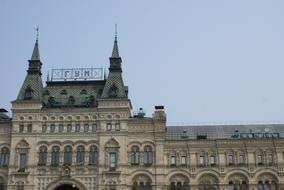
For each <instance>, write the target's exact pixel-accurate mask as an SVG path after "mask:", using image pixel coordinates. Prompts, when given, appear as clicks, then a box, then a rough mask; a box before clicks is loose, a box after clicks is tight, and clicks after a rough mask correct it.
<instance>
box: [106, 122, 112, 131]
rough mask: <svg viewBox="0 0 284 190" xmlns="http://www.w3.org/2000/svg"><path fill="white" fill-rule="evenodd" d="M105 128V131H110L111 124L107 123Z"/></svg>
mask: <svg viewBox="0 0 284 190" xmlns="http://www.w3.org/2000/svg"><path fill="white" fill-rule="evenodd" d="M106 127H107V128H106V129H107V131H111V128H112V125H111V122H107V124H106Z"/></svg>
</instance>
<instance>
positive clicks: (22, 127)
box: [19, 124, 25, 133]
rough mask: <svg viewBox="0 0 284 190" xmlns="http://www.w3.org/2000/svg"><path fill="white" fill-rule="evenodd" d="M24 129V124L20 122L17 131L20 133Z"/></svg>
mask: <svg viewBox="0 0 284 190" xmlns="http://www.w3.org/2000/svg"><path fill="white" fill-rule="evenodd" d="M24 129H25V126H24V124H20V125H19V132H20V133H22V132H24Z"/></svg>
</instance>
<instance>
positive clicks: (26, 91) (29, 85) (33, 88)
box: [17, 28, 43, 101]
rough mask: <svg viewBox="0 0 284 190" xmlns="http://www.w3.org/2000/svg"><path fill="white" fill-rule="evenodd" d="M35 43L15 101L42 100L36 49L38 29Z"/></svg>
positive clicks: (39, 64) (39, 66) (38, 58)
mask: <svg viewBox="0 0 284 190" xmlns="http://www.w3.org/2000/svg"><path fill="white" fill-rule="evenodd" d="M36 31H37V37H36V43H35V46H34V50H33V54H32V57H31V59H30V60H28V61H29V68H28V70H27V75H26V78H25V81H24V83H23V85H22V88H21V90H20V92H19V95H18V97H17V101H23V100H38V101H41V99H42V89H43V85H42V80H41V66H42V63H41V61H40V56H39V48H38V28H37V29H36Z"/></svg>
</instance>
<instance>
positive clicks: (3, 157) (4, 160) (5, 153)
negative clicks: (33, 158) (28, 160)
mask: <svg viewBox="0 0 284 190" xmlns="http://www.w3.org/2000/svg"><path fill="white" fill-rule="evenodd" d="M8 163H9V149H8V148H7V147H3V148H2V149H1V154H0V166H2V167H7V166H8Z"/></svg>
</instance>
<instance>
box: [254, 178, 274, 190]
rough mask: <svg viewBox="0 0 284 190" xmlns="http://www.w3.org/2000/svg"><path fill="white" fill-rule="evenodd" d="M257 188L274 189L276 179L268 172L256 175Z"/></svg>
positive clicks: (263, 189) (261, 189)
mask: <svg viewBox="0 0 284 190" xmlns="http://www.w3.org/2000/svg"><path fill="white" fill-rule="evenodd" d="M258 179H259V180H258V186H257V190H276V189H277V179H276V178H275V177H274V176H272V175H270V174H263V175H261V176H259V177H258Z"/></svg>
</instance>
